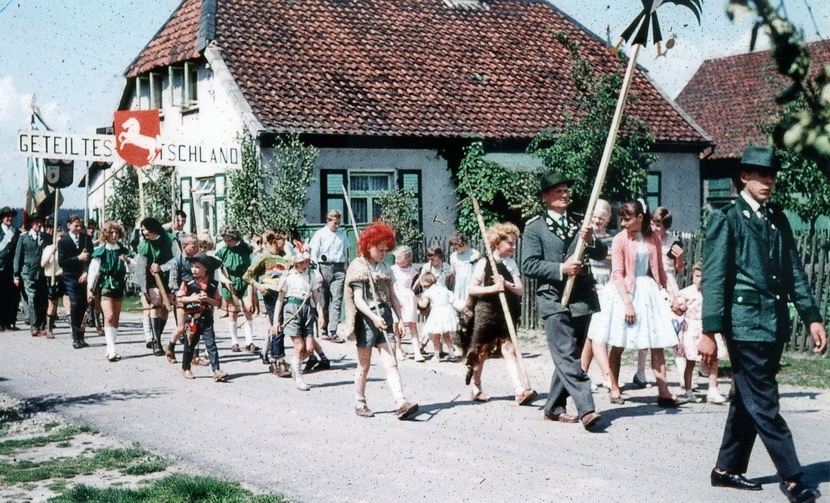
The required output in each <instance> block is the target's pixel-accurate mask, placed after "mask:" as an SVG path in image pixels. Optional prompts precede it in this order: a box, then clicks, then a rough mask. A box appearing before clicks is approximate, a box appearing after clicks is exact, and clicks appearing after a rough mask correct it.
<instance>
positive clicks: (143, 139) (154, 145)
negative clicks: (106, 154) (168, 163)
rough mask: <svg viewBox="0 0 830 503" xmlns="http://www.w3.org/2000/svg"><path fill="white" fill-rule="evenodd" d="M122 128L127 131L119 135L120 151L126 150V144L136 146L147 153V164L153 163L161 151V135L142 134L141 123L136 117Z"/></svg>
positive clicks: (128, 120)
mask: <svg viewBox="0 0 830 503" xmlns="http://www.w3.org/2000/svg"><path fill="white" fill-rule="evenodd" d="M121 127H122V128H123V129H124V130H125V131H122V132H121V134H119V135H118V150H121V149H123V148H124V145H125V144H130V145H134V146H136V147H138V148H140V149H143V150H146V151H147V163H148V164H149V163H151V162H153V159H155V158H156V156H157V155H158V153H159V151H160V150H161V135H156V137H155V138H153V137H152V136H144V135H142V134H141V123H139V122H138V119H136V118H135V117H130V118H129V119H127V120H126V121H124V124H122V125H121Z"/></svg>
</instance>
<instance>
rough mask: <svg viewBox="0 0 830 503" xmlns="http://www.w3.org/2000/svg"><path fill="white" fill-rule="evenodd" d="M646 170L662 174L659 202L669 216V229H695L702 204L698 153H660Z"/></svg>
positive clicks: (697, 226) (698, 224)
mask: <svg viewBox="0 0 830 503" xmlns="http://www.w3.org/2000/svg"><path fill="white" fill-rule="evenodd" d="M649 171H652V172H659V173H661V177H660V178H661V187H660V202H661V204H662V205H663V206H665V207H667V208H668V209H669V211H671V213H672V220H673V222H672V230H673V231H693V230H697V229H698V228H699V227H700V207H701V204H702V203H701V189H700V160H699V158H698V156H697V154H694V153H679V154H673V153H662V154H659V158H658V159H657V161H655V162H654V163H653V164H652V165H651V166H650V167H649ZM652 209H653V208H652Z"/></svg>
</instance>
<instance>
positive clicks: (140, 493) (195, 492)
mask: <svg viewBox="0 0 830 503" xmlns="http://www.w3.org/2000/svg"><path fill="white" fill-rule="evenodd" d="M49 501H50V502H51V503H151V502H152V503H174V502H175V503H178V502H189V501H207V502H211V503H282V502H283V501H284V500H283V499H282V497H280V496H277V495H272V494H264V495H254V494H253V493H251V492H250V491H248V490H246V489H243V488H242V487H241V486H240V485H239V484H234V483H230V482H225V481H222V480H219V479H215V478H212V477H195V476H191V475H182V474H175V475H170V476H167V477H164V478H163V479H159V480H157V481H155V482H154V483H152V484H150V485H149V486H147V487H142V488H140V489H121V488H107V489H97V488H94V487H90V486H86V485H79V486H76V487H74V488H72V489H70V490H69V491H67V492H65V493H64V494H62V495H60V496H56V497H54V498H52V499H50V500H49Z"/></svg>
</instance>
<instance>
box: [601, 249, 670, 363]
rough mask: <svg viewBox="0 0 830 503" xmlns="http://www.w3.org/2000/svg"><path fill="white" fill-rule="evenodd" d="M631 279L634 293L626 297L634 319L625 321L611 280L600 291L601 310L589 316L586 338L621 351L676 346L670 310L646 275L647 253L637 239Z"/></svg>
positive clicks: (622, 305) (623, 309)
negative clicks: (632, 277)
mask: <svg viewBox="0 0 830 503" xmlns="http://www.w3.org/2000/svg"><path fill="white" fill-rule="evenodd" d="M634 276H635V277H634V293H632V294H630V295H631V302H632V304H633V305H634V313H635V314H636V318H637V319H636V320H635V321H634V323H632V324H628V323H626V322H625V304H624V303H623V301H622V299H621V298H620V294H619V292H618V291H617V286H616V285H615V284H614V281H613V280H612V281H610V282H609V283H608V284H607V285H605V287H604V288H603V289H602V292H600V307H601V309H602V310H601V311H600V312H599V313H596V314H594V315H593V317H592V319H591V326H590V328H589V330H588V338H590V339H591V340H595V341H599V342H605V343H607V344H609V345H610V346H614V347H618V348H625V349H649V348H670V347H673V346H676V345H677V333H676V332H675V330H674V326H673V325H672V322H671V309H670V308H669V306H668V305H667V303H666V301H665V300H664V299H663V295H662V294H661V292H660V287H659V286H658V285H657V282H656V281H654V279H652V278H651V276H649V275H648V250H647V248H646V246H645V244H644V243H643V240H642V237H640V236H638V246H637V257H636V266H635V272H634Z"/></svg>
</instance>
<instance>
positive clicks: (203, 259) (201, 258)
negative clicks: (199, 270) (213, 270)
mask: <svg viewBox="0 0 830 503" xmlns="http://www.w3.org/2000/svg"><path fill="white" fill-rule="evenodd" d="M187 261H188V262H190V263H191V264H192V263H194V262H196V263H199V264H202V265H203V266H205V267H207V268H208V269H209V268H210V266H211V263H212V262H213V257H211V256H210V255H203V254H201V253H200V254H198V255H193V256H192V257H187Z"/></svg>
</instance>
